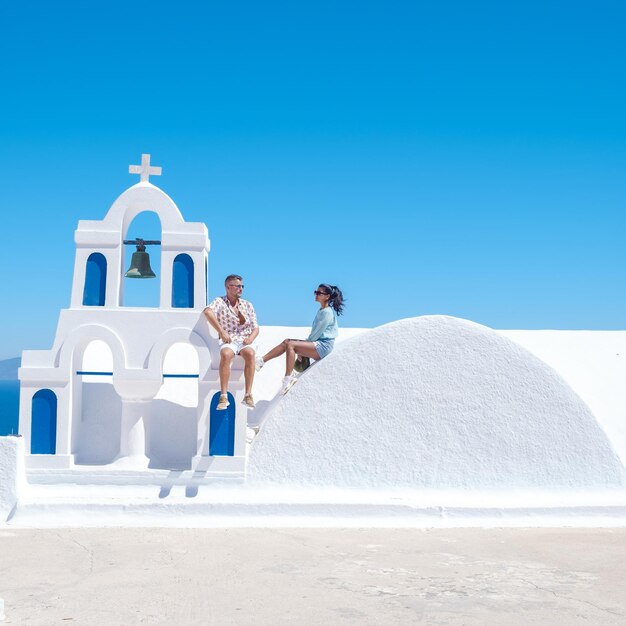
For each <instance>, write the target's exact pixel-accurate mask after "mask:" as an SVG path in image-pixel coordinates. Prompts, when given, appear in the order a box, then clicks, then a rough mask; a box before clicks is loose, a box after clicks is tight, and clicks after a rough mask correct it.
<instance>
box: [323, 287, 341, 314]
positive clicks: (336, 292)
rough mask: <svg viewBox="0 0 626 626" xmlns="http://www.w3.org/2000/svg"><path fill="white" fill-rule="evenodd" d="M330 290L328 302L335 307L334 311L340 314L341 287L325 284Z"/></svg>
mask: <svg viewBox="0 0 626 626" xmlns="http://www.w3.org/2000/svg"><path fill="white" fill-rule="evenodd" d="M327 287H328V288H329V291H330V298H329V300H328V304H329V305H330V306H332V307H333V309H335V313H337V315H341V314H342V313H343V302H344V299H343V294H342V293H341V289H339V287H337V285H327Z"/></svg>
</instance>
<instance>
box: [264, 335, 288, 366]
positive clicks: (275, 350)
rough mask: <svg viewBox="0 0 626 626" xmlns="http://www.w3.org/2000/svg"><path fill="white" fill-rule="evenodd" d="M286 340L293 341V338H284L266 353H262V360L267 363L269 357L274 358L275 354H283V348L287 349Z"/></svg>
mask: <svg viewBox="0 0 626 626" xmlns="http://www.w3.org/2000/svg"><path fill="white" fill-rule="evenodd" d="M288 341H293V340H292V339H285V340H284V341H281V342H280V343H279V344H278V345H277V346H275V347H274V348H272V349H271V350H270V351H269V352H268V353H267V354H265V355H263V361H264V362H265V363H267V362H268V361H270V360H271V359H275V358H276V357H277V356H280V355H281V354H284V353H285V350H286V349H287V342H288Z"/></svg>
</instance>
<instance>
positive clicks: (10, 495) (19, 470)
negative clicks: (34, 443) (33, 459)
mask: <svg viewBox="0 0 626 626" xmlns="http://www.w3.org/2000/svg"><path fill="white" fill-rule="evenodd" d="M25 487H26V474H25V471H24V440H23V439H22V437H0V523H1V522H4V521H5V520H6V519H7V517H8V516H9V515H10V513H11V511H13V508H14V507H15V505H16V503H17V501H18V498H19V497H20V496H21V495H22V494H23V492H24V489H25Z"/></svg>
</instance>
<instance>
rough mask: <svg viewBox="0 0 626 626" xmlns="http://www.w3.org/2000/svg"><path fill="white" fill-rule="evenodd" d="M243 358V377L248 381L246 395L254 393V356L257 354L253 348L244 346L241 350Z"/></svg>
mask: <svg viewBox="0 0 626 626" xmlns="http://www.w3.org/2000/svg"><path fill="white" fill-rule="evenodd" d="M239 354H240V356H241V357H242V358H243V363H244V367H243V377H244V380H245V382H246V392H245V395H246V396H249V395H250V394H251V393H252V383H253V382H254V357H255V356H256V354H255V352H254V349H253V348H244V349H243V350H241V351H240V352H239Z"/></svg>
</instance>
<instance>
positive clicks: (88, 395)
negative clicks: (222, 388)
mask: <svg viewBox="0 0 626 626" xmlns="http://www.w3.org/2000/svg"><path fill="white" fill-rule="evenodd" d="M121 416H122V401H121V399H120V397H119V395H118V394H117V392H116V391H115V389H114V387H113V385H111V384H107V383H83V416H82V421H81V424H80V430H79V434H78V445H77V446H76V449H75V455H76V457H75V462H76V463H77V464H78V465H108V464H109V463H112V462H113V461H114V460H115V458H116V457H117V455H118V453H119V449H120V435H121V423H122V418H121ZM196 419H197V418H196V408H195V407H184V406H181V405H179V404H176V403H175V402H169V401H167V400H154V401H153V402H152V405H151V407H150V415H149V416H148V419H147V420H146V441H147V446H146V447H147V454H148V456H149V457H150V465H149V467H151V468H153V469H168V470H183V469H190V468H191V458H192V457H193V456H194V455H195V454H196V445H197V444H196V440H197V424H196Z"/></svg>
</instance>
